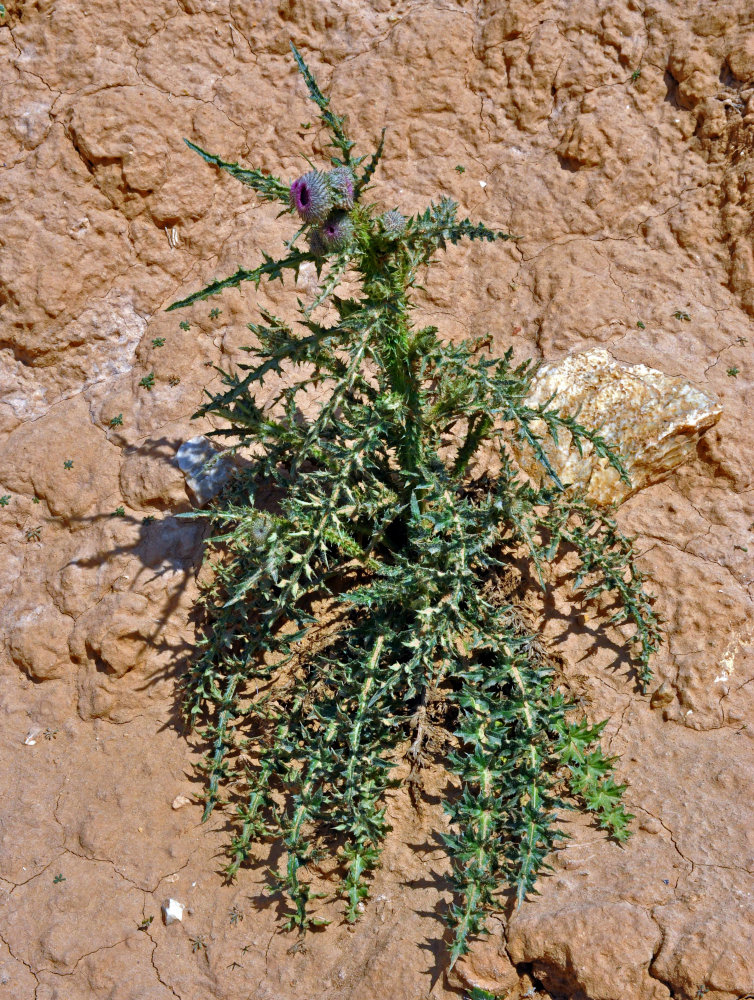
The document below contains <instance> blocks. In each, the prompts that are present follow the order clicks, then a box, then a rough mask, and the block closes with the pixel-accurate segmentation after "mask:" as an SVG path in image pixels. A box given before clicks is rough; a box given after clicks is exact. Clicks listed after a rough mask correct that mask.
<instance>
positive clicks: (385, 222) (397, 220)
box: [380, 208, 406, 236]
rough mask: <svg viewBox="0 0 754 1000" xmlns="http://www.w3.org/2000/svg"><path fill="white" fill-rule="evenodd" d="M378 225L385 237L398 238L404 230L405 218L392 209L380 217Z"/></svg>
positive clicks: (395, 209)
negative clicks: (380, 226)
mask: <svg viewBox="0 0 754 1000" xmlns="http://www.w3.org/2000/svg"><path fill="white" fill-rule="evenodd" d="M380 223H381V225H382V231H383V233H384V234H385V236H400V235H401V233H402V232H403V230H404V229H405V228H406V216H405V215H402V214H401V213H400V212H399V211H398V209H397V208H394V209H392V210H391V211H389V212H385V213H384V215H381V216H380Z"/></svg>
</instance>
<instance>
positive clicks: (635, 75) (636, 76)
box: [631, 69, 641, 83]
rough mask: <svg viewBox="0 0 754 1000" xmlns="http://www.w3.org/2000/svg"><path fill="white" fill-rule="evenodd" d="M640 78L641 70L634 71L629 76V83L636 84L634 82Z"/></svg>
mask: <svg viewBox="0 0 754 1000" xmlns="http://www.w3.org/2000/svg"><path fill="white" fill-rule="evenodd" d="M640 76H641V70H640V69H635V70H634V71H633V73H632V74H631V83H636V81H637V80H638V79H639V77H640Z"/></svg>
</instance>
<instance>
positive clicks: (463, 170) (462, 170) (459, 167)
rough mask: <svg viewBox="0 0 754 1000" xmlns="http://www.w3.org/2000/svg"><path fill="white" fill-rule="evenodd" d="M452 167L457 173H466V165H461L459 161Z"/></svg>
mask: <svg viewBox="0 0 754 1000" xmlns="http://www.w3.org/2000/svg"><path fill="white" fill-rule="evenodd" d="M454 169H455V170H456V172H457V173H459V174H465V173H466V167H464V166H462V165H461V164H460V163H459V164H457V165H456V167H455V168H454Z"/></svg>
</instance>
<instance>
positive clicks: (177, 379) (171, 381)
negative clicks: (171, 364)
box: [168, 375, 181, 387]
mask: <svg viewBox="0 0 754 1000" xmlns="http://www.w3.org/2000/svg"><path fill="white" fill-rule="evenodd" d="M180 384H181V376H180V375H170V376H168V385H171V386H173V387H175V386H177V385H180Z"/></svg>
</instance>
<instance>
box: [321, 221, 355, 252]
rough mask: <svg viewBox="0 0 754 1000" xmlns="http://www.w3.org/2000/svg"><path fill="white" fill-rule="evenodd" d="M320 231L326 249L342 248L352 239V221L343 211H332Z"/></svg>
mask: <svg viewBox="0 0 754 1000" xmlns="http://www.w3.org/2000/svg"><path fill="white" fill-rule="evenodd" d="M320 231H321V233H322V242H323V243H324V245H325V248H326V249H327V250H342V249H343V248H344V247H347V246H348V244H349V243H350V242H351V240H352V239H353V234H354V228H353V222H352V221H351V220H350V219H349V217H348V215H347V214H346V213H345V212H333V213H332V214H331V215H329V216H328V217H327V221H326V222H325V223H324V225H323V226H322V229H321V230H320Z"/></svg>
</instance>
